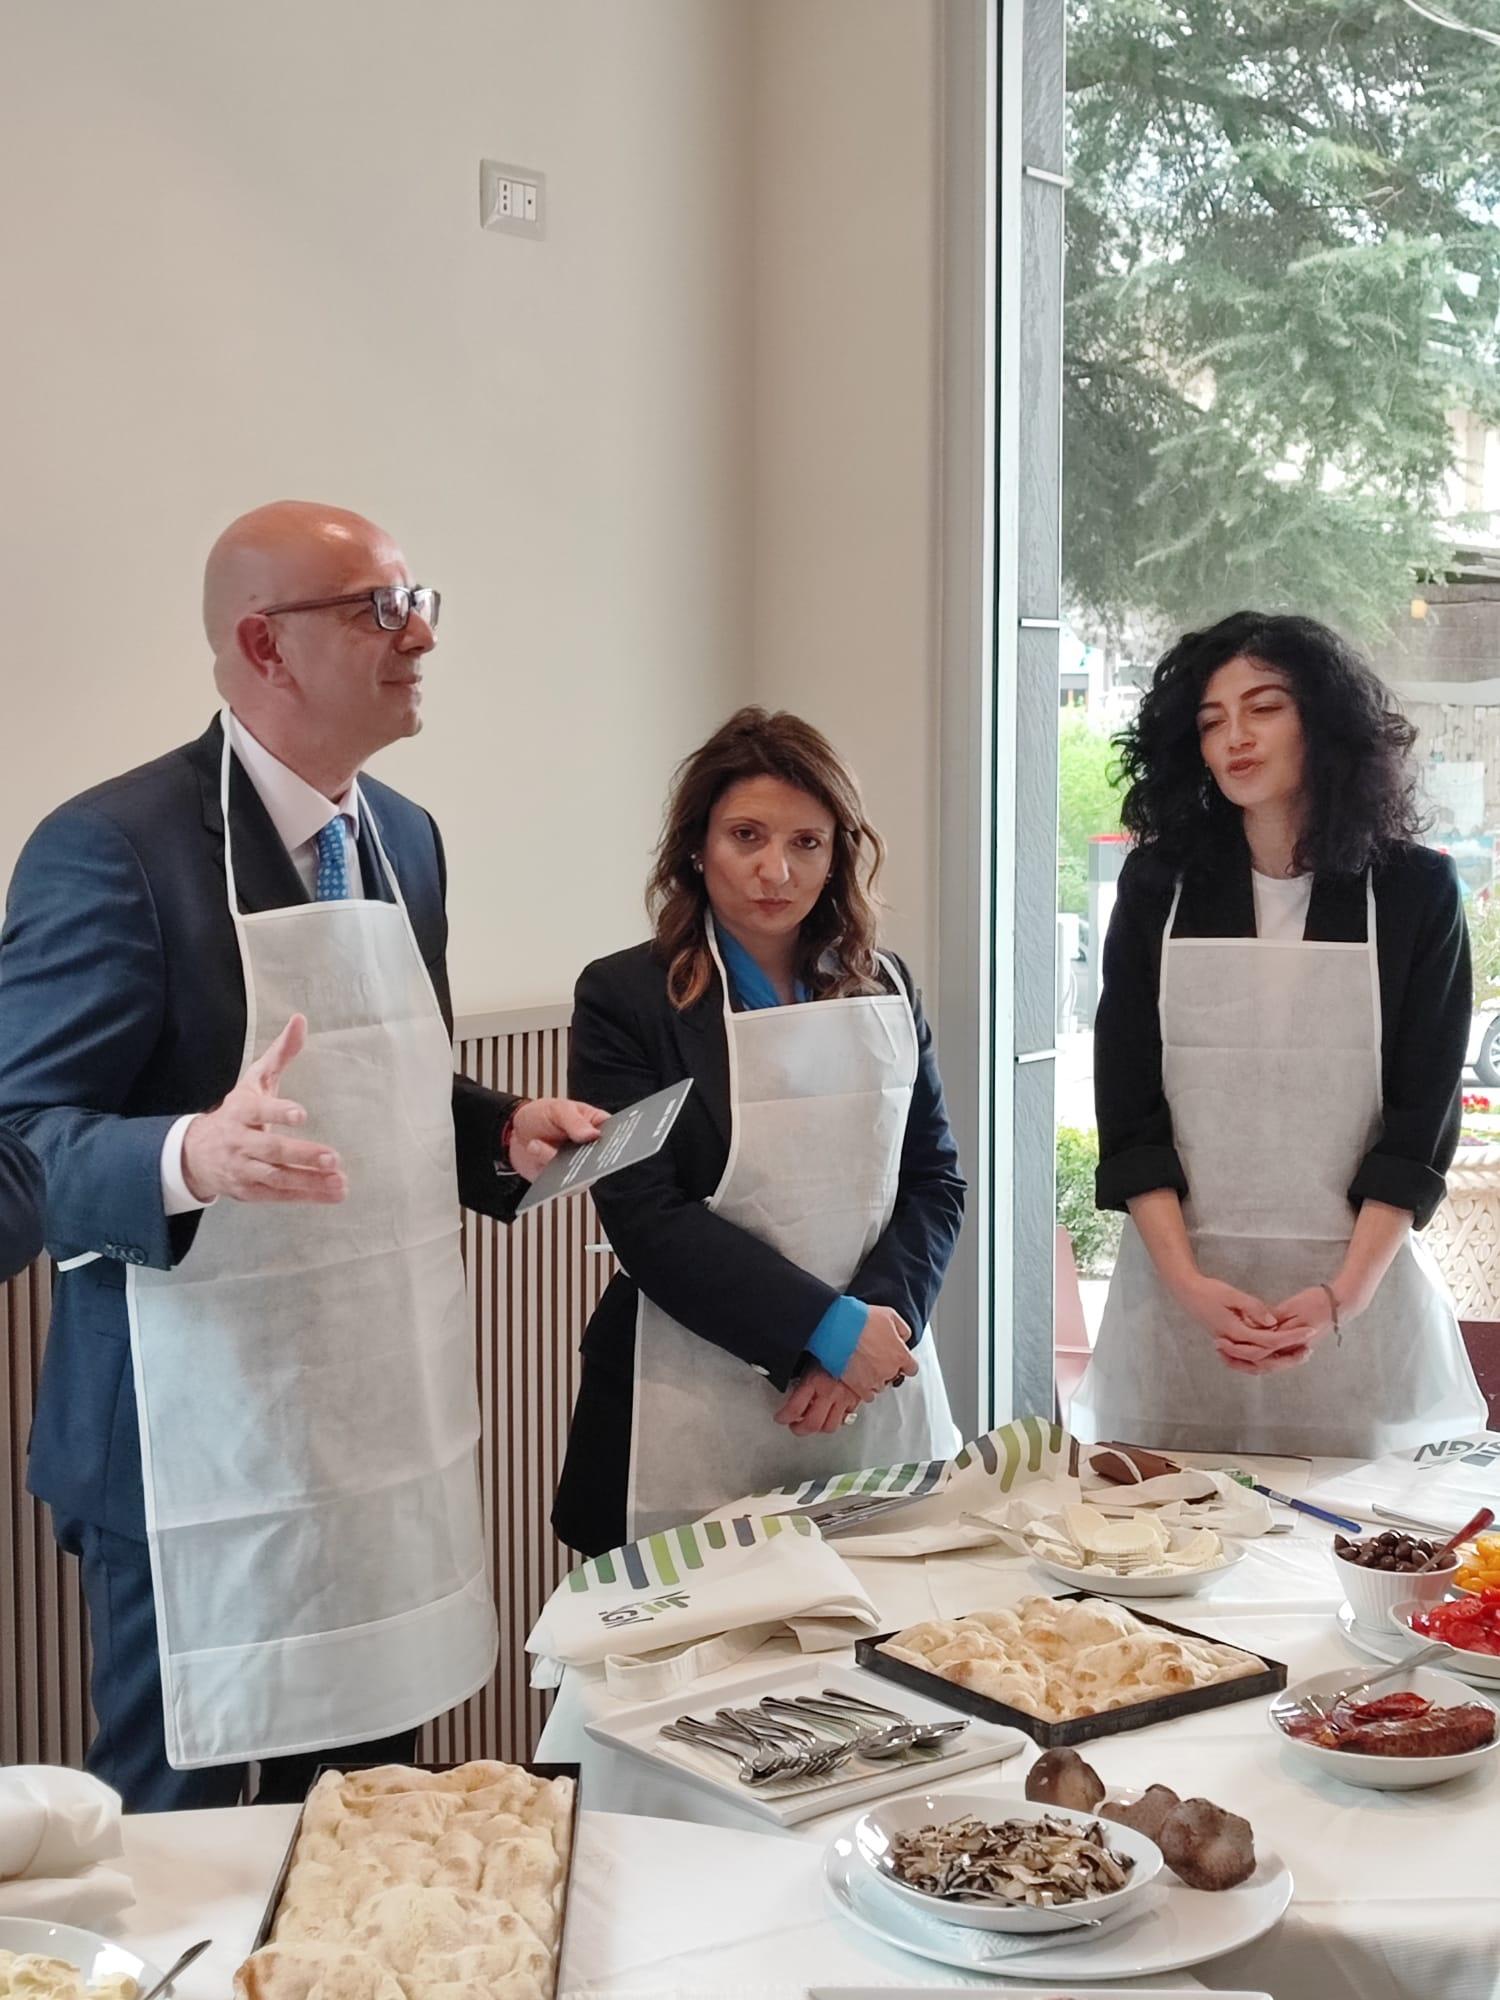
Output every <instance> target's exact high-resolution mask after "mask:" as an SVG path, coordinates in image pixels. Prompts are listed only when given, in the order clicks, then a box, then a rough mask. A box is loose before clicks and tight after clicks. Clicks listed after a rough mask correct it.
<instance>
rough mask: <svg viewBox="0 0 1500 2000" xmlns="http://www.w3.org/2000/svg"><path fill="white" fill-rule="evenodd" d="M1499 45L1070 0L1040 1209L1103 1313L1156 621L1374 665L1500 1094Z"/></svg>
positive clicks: (1337, 24)
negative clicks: (1449, 890) (1419, 770)
mask: <svg viewBox="0 0 1500 2000" xmlns="http://www.w3.org/2000/svg"><path fill="white" fill-rule="evenodd" d="M1460 9H1461V11H1463V12H1464V14H1465V15H1466V16H1467V25H1464V24H1456V23H1452V22H1448V24H1446V25H1445V22H1447V17H1448V16H1449V15H1450V14H1452V13H1453V12H1455V11H1456V10H1460ZM1486 33H1487V34H1488V39H1486ZM1497 37H1500V5H1497V4H1496V0H1453V4H1452V7H1451V8H1450V7H1449V6H1447V4H1446V0H1445V4H1444V5H1442V6H1438V5H1437V4H1435V0H1434V4H1433V5H1432V6H1431V7H1430V8H1429V7H1425V6H1424V7H1422V8H1418V7H1417V6H1415V5H1414V4H1408V0H1316V4H1312V0H1290V4H1283V5H1264V4H1260V5H1238V4H1227V5H1226V4H1224V0H1186V4H1146V5H1142V4H1140V0H1071V4H1070V6H1069V10H1068V38H1069V39H1068V59H1067V101H1068V136H1069V176H1070V182H1071V185H1070V190H1069V194H1068V202H1067V238H1066V279H1065V300H1066V304H1065V321H1064V340H1063V348H1064V364H1063V405H1064V408H1063V423H1064V458H1063V582H1064V632H1063V645H1062V654H1061V660H1060V669H1061V672H1060V685H1059V702H1060V704H1061V707H1062V710H1063V713H1062V715H1061V717H1060V738H1059V743H1060V792H1059V796H1060V812H1059V849H1058V911H1059V916H1058V965H1059V974H1060V977H1059V1017H1058V1030H1059V1041H1058V1049H1059V1063H1058V1078H1057V1109H1058V1126H1059V1131H1058V1200H1059V1215H1060V1217H1061V1218H1062V1219H1063V1220H1064V1221H1066V1222H1067V1223H1068V1224H1069V1226H1070V1229H1071V1231H1072V1232H1073V1235H1074V1239H1075V1248H1076V1252H1077V1257H1078V1262H1079V1265H1080V1267H1081V1268H1082V1270H1083V1273H1084V1296H1085V1302H1086V1306H1087V1316H1088V1317H1089V1318H1090V1319H1091V1320H1094V1319H1096V1318H1097V1311H1098V1308H1099V1305H1100V1303H1101V1300H1102V1291H1103V1282H1104V1279H1105V1278H1106V1277H1107V1274H1108V1270H1109V1266H1110V1262H1111V1258H1112V1254H1113V1244H1114V1241H1115V1232H1114V1231H1113V1230H1112V1229H1111V1228H1110V1227H1109V1226H1108V1223H1107V1219H1101V1218H1098V1217H1096V1216H1095V1215H1094V1214H1093V1211H1092V1204H1091V1201H1090V1200H1089V1198H1088V1180H1089V1176H1090V1171H1091V1164H1092V1149H1093V1132H1092V1127H1093V1112H1092V1092H1091V1077H1092V1048H1091V1035H1090V1024H1091V1021H1092V1015H1093V1005H1094V1001H1095V998H1096V993H1097V984H1098V970H1099V954H1100V946H1101V943H1102V932H1103V928H1104V924H1105V922H1106V921H1107V917H1108V910H1109V905H1110V900H1111V893H1112V892H1111V883H1112V881H1113V879H1114V875H1115V873H1116V872H1117V870H1118V865H1119V860H1120V855H1121V852H1122V848H1121V843H1120V842H1119V840H1118V837H1117V829H1118V817H1117V803H1118V802H1117V796H1116V793H1115V791H1114V788H1113V785H1112V782H1111V772H1112V761H1113V760H1112V756H1111V751H1110V745H1109V739H1110V736H1111V735H1112V734H1113V733H1114V732H1115V731H1116V730H1117V729H1118V728H1119V727H1120V726H1121V724H1122V723H1123V722H1124V721H1125V720H1126V719H1127V718H1128V717H1129V715H1130V713H1131V709H1132V706H1133V704H1134V702H1135V700H1136V699H1137V698H1138V691H1139V687H1140V685H1141V682H1142V678H1143V676H1144V675H1145V674H1147V673H1148V671H1149V667H1150V664H1151V662H1152V660H1153V659H1154V657H1155V656H1156V654H1157V653H1158V651H1159V650H1160V648H1161V646H1162V644H1163V643H1164V642H1165V641H1166V640H1167V639H1168V638H1169V637H1170V636H1171V635H1172V634H1174V633H1176V632H1177V631H1180V630H1182V629H1183V628H1185V627H1189V626H1192V625H1195V624H1201V623H1205V622H1211V621H1212V620H1214V619H1216V618H1218V617H1220V616H1222V615H1223V614H1224V613H1226V612H1229V611H1232V610H1236V609H1239V608H1242V607H1245V606H1254V607H1259V608H1264V609H1275V610H1283V609H1285V610H1297V611H1302V612H1306V613H1310V614H1312V615H1313V616H1316V617H1320V618H1324V619H1326V620H1328V621H1329V622H1330V623H1332V624H1334V625H1337V626H1339V627H1340V628H1341V629H1343V630H1344V631H1346V632H1348V633H1349V634H1350V635H1351V636H1353V637H1355V638H1357V639H1358V640H1360V641H1361V642H1362V643H1363V644H1364V645H1365V646H1366V647H1367V648H1369V649H1370V650H1371V652H1372V653H1373V655H1374V657H1375V659H1376V661H1377V664H1378V665H1379V666H1380V668H1381V671H1382V672H1383V673H1384V674H1385V675H1386V676H1387V678H1388V679H1389V680H1390V682H1391V683H1392V685H1393V686H1395V687H1396V688H1397V690H1398V692H1399V694H1400V696H1401V698H1402V699H1403V701H1404V702H1405V703H1406V704H1407V705H1408V708H1409V712H1410V714H1411V716H1412V718H1413V720H1414V721H1416V722H1417V724H1418V726H1419V728H1420V729H1421V731H1422V737H1421V740H1420V743H1419V754H1420V755H1422V756H1423V758H1424V760H1425V762H1426V765H1427V771H1428V778H1427V788H1428V792H1429V796H1430V799H1431V803H1432V808H1433V827H1432V833H1431V835H1430V837H1431V838H1432V839H1434V840H1435V841H1438V842H1441V843H1442V844H1443V845H1445V846H1448V847H1450V849H1451V850H1452V851H1453V852H1454V853H1455V855H1456V857H1457V858H1458V859H1459V861H1460V866H1461V869H1462V872H1463V875H1464V879H1465V882H1466V884H1467V886H1468V888H1469V890H1470V892H1471V895H1472V898H1473V908H1472V914H1473V918H1474V930H1475V938H1476V947H1477V957H1478V962H1479V965H1480V968H1481V971H1482V975H1483V979H1484V982H1485V986H1484V991H1485V992H1486V994H1488V993H1489V992H1491V991H1493V992H1494V993H1495V994H1496V996H1497V997H1496V1004H1495V1005H1494V1006H1493V1007H1492V1008H1490V1009H1489V1010H1488V1014H1486V1017H1485V1019H1484V1020H1482V1021H1479V1022H1477V1023H1476V1041H1475V1055H1476V1059H1478V1060H1480V1061H1481V1062H1482V1063H1483V1064H1484V1065H1485V1068H1486V1073H1487V1074H1493V1076H1494V1078H1495V1080H1496V1082H1497V1084H1500V917H1497V916H1496V915H1493V914H1491V899H1490V892H1491V884H1492V881H1493V876H1494V848H1495V836H1496V832H1497V830H1500V368H1497V365H1496V364H1497V359H1500V355H1497V323H1500V40H1497ZM1489 1015H1493V1016H1494V1018H1495V1021H1496V1023H1497V1026H1496V1029H1495V1032H1494V1034H1493V1035H1490V1033H1489V1028H1488V1019H1489ZM1496 1102H1497V1104H1500V1097H1497V1100H1496Z"/></svg>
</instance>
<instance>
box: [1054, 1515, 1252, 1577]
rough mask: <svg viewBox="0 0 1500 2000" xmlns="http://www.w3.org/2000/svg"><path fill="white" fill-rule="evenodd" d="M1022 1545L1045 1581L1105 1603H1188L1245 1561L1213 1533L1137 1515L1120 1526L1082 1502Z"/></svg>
mask: <svg viewBox="0 0 1500 2000" xmlns="http://www.w3.org/2000/svg"><path fill="white" fill-rule="evenodd" d="M1022 1539H1023V1540H1024V1542H1025V1544H1026V1547H1027V1549H1028V1551H1029V1552H1030V1555H1031V1558H1032V1561H1033V1562H1035V1563H1036V1564H1038V1566H1039V1567H1040V1568H1042V1569H1044V1570H1045V1571H1046V1572H1047V1574H1048V1576H1054V1577H1056V1578H1057V1580H1058V1581H1059V1582H1060V1583H1066V1584H1071V1585H1072V1587H1073V1588H1074V1589H1075V1590H1089V1591H1093V1592H1094V1593H1095V1594H1096V1595H1099V1596H1102V1597H1185V1596H1188V1595H1190V1594H1192V1593H1193V1592H1195V1591H1199V1590H1202V1589H1204V1587H1205V1586H1206V1585H1208V1584H1210V1583H1212V1582H1213V1580H1214V1578H1215V1577H1217V1576H1222V1575H1223V1574H1224V1572H1225V1571H1226V1570H1230V1569H1233V1568H1234V1566H1235V1564H1236V1563H1239V1562H1243V1561H1244V1557H1245V1550H1244V1547H1243V1545H1242V1544H1240V1543H1237V1542H1230V1541H1225V1540H1223V1539H1222V1538H1221V1537H1220V1536H1219V1535H1217V1534H1215V1533H1214V1531H1213V1529H1212V1528H1192V1527H1178V1526H1175V1525H1173V1524H1171V1523H1169V1522H1167V1521H1162V1520H1159V1519H1158V1518H1157V1517H1156V1516H1155V1515H1154V1514H1148V1513H1145V1512H1144V1511H1138V1510H1132V1511H1131V1512H1130V1513H1129V1514H1128V1515H1127V1516H1126V1517H1125V1518H1123V1519H1121V1518H1118V1517H1116V1516H1113V1515H1110V1514H1106V1513H1105V1512H1103V1511H1102V1510H1101V1509H1100V1508H1098V1507H1091V1506H1089V1505H1087V1503H1083V1504H1080V1505H1078V1506H1073V1507H1065V1508H1064V1509H1063V1510H1062V1512H1061V1513H1060V1514H1044V1515H1042V1516H1041V1517H1040V1518H1039V1519H1037V1520H1035V1521H1031V1522H1029V1523H1028V1524H1027V1526H1026V1527H1025V1528H1024V1529H1023V1530H1022Z"/></svg>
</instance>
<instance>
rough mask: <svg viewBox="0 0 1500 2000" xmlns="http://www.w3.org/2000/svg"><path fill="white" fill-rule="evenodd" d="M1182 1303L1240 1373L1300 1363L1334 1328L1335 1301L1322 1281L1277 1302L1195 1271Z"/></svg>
mask: <svg viewBox="0 0 1500 2000" xmlns="http://www.w3.org/2000/svg"><path fill="white" fill-rule="evenodd" d="M1181 1302H1182V1304H1183V1305H1184V1306H1185V1308H1186V1309H1187V1311H1189V1312H1190V1313H1191V1314H1192V1316H1193V1318H1194V1319H1196V1320H1197V1321H1198V1323H1199V1325H1200V1326H1202V1327H1203V1328H1204V1329H1205V1330H1206V1331H1207V1332H1208V1333H1210V1334H1212V1336H1213V1341H1214V1347H1215V1349H1216V1351H1217V1353H1218V1356H1219V1359H1220V1360H1221V1361H1222V1362H1223V1363H1224V1366H1225V1367H1226V1368H1230V1369H1232V1370H1233V1371H1234V1372H1235V1373H1236V1374H1239V1375H1271V1374H1275V1373H1277V1372H1278V1371H1280V1370H1281V1369H1284V1368H1300V1367H1301V1366H1302V1364H1303V1363H1304V1362H1305V1361H1307V1360H1308V1359H1309V1358H1310V1357H1311V1355H1312V1351H1313V1348H1314V1347H1315V1346H1316V1345H1317V1344H1318V1342H1319V1341H1321V1340H1322V1339H1323V1338H1324V1336H1325V1335H1327V1334H1329V1333H1332V1332H1333V1331H1334V1305H1333V1299H1332V1298H1331V1297H1330V1295H1329V1292H1328V1289H1327V1287H1326V1286H1324V1285H1308V1286H1306V1287H1304V1289H1303V1290H1302V1291H1300V1292H1293V1293H1292V1294H1291V1296H1290V1297H1289V1298H1285V1299H1283V1300H1282V1301H1281V1303H1280V1304H1279V1305H1274V1306H1272V1305H1267V1304H1266V1303H1265V1301H1264V1300H1262V1299H1258V1298H1256V1297H1255V1295H1254V1294H1253V1293H1251V1292H1243V1291H1241V1290H1240V1289H1239V1288H1238V1287H1237V1286H1235V1285H1230V1284H1226V1283H1225V1282H1224V1281H1223V1280H1222V1279H1220V1278H1208V1277H1204V1276H1203V1275H1202V1274H1201V1273H1198V1274H1197V1275H1196V1276H1195V1278H1194V1280H1193V1282H1192V1283H1191V1285H1189V1286H1188V1287H1187V1288H1186V1291H1185V1292H1184V1294H1183V1295H1182V1299H1181Z"/></svg>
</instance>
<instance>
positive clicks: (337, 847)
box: [313, 813, 349, 903]
mask: <svg viewBox="0 0 1500 2000" xmlns="http://www.w3.org/2000/svg"><path fill="white" fill-rule="evenodd" d="M313 895H314V897H315V898H316V900H317V901H318V902H320V903H344V902H347V901H348V900H349V863H348V859H347V856H346V854H345V851H344V816H343V814H342V813H340V814H339V816H338V817H337V818H336V819H331V820H330V821H329V822H328V824H327V826H325V827H324V828H323V830H322V831H321V832H320V833H319V835H318V879H317V883H316V886H315V887H314V890H313Z"/></svg>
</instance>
